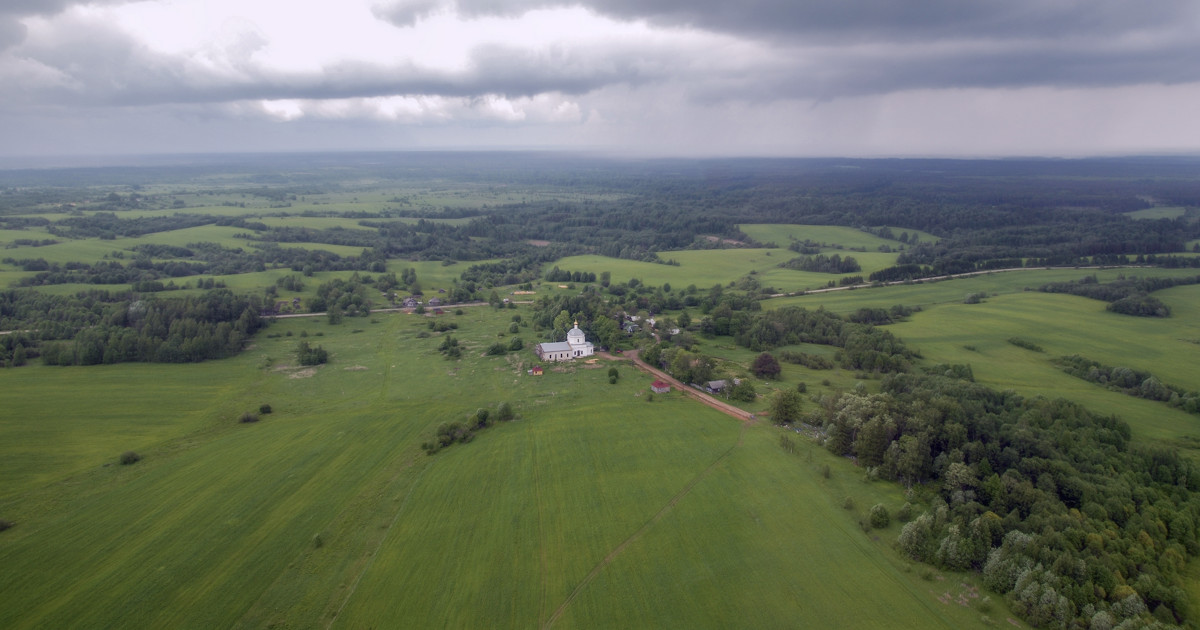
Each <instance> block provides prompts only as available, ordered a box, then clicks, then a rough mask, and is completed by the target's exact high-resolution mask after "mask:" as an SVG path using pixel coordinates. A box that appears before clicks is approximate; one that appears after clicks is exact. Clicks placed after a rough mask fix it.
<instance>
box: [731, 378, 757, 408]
mask: <svg viewBox="0 0 1200 630" xmlns="http://www.w3.org/2000/svg"><path fill="white" fill-rule="evenodd" d="M729 397H730V398H731V399H733V400H736V401H738V402H747V403H748V402H754V400H755V399H757V398H758V392H756V391H754V383H751V382H750V379H748V378H747V379H743V380H742V382H740V383H738V384H737V385H734V386H733V387H731V388H730V389H729Z"/></svg>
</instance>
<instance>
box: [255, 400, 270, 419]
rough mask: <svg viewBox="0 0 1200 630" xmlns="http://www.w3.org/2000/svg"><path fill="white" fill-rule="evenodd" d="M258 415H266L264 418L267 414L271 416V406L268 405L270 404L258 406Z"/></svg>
mask: <svg viewBox="0 0 1200 630" xmlns="http://www.w3.org/2000/svg"><path fill="white" fill-rule="evenodd" d="M258 413H260V414H262V415H264V416H265V415H267V414H269V413H271V405H268V404H265V403H264V404H261V405H259V406H258Z"/></svg>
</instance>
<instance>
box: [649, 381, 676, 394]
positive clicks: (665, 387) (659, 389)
mask: <svg viewBox="0 0 1200 630" xmlns="http://www.w3.org/2000/svg"><path fill="white" fill-rule="evenodd" d="M650 391H652V392H654V393H655V394H665V393H667V392H669V391H671V384H670V383H666V382H663V381H659V380H656V381H654V382H653V383H650Z"/></svg>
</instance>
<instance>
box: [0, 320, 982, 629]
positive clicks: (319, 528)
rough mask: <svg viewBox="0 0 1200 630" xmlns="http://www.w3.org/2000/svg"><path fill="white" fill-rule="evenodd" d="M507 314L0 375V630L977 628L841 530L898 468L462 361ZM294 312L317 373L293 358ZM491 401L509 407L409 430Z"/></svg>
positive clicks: (599, 372)
mask: <svg viewBox="0 0 1200 630" xmlns="http://www.w3.org/2000/svg"><path fill="white" fill-rule="evenodd" d="M511 313H512V311H507V310H505V311H494V310H492V309H487V308H473V309H466V312H465V313H464V315H462V316H457V318H456V319H457V321H459V323H460V326H461V327H460V329H459V330H458V331H456V333H455V335H456V336H457V337H459V338H460V339H461V340H462V342H463V344H464V347H465V349H466V351H465V353H464V358H463V359H462V360H460V361H456V362H450V361H446V360H444V359H442V358H441V356H440V355H439V354H438V353H437V352H436V350H435V348H436V346H437V344H438V343H439V335H434V336H432V337H429V338H424V339H422V338H418V337H417V336H416V335H417V333H418V332H420V331H422V330H424V329H425V326H424V324H425V321H426V318H422V317H419V316H415V315H403V314H396V315H379V316H376V321H377V323H371V322H370V321H369V320H365V319H361V318H348V319H347V320H346V322H345V323H343V324H342V325H339V326H330V325H328V324H327V323H326V322H325V321H324V319H323V318H298V319H291V320H281V321H280V322H278V323H277V324H275V325H273V326H272V327H271V328H269V329H268V331H267V333H266V334H262V333H260V335H259V337H258V338H257V339H256V341H255V345H254V346H253V347H252V348H251V349H250V350H248V351H246V352H244V353H243V354H241V355H239V356H238V357H236V358H233V359H228V360H223V361H214V362H209V363H204V364H199V365H155V366H144V365H117V366H106V367H99V368H66V369H64V368H50V367H43V366H30V367H27V368H21V369H17V370H5V371H3V372H0V385H2V386H3V387H4V389H5V391H6V392H8V393H6V405H5V407H4V411H3V412H0V413H2V414H3V422H0V432H2V433H3V434H2V435H0V445H3V446H0V450H2V451H3V455H4V457H3V458H0V461H3V466H4V467H3V469H0V474H3V477H4V479H5V480H6V483H5V487H4V493H3V494H2V495H0V515H2V516H3V517H4V518H7V519H9V520H12V521H15V522H17V523H18V525H17V526H16V527H14V528H13V529H11V530H9V531H7V532H5V533H4V534H3V546H2V547H0V562H2V563H3V565H4V566H5V571H4V572H3V573H2V574H0V625H3V626H4V627H9V628H25V627H81V626H87V627H97V626H101V627H111V626H121V627H130V626H138V627H166V626H169V627H185V628H186V627H196V628H201V627H230V626H233V627H263V626H276V627H330V626H332V627H345V628H360V627H367V626H377V627H396V626H398V625H403V626H406V627H430V626H438V627H447V626H449V627H463V626H480V625H485V626H489V627H535V626H541V627H548V626H553V627H564V628H566V627H597V626H629V625H638V624H639V623H649V624H650V625H655V626H661V625H683V626H688V627H729V626H731V625H738V626H740V625H744V624H745V623H747V622H748V621H751V622H753V623H754V625H758V626H766V627H795V626H796V625H800V626H807V625H822V626H828V625H830V624H831V623H833V624H834V626H835V627H836V625H837V623H835V621H834V620H844V621H841V622H840V623H844V624H846V627H861V625H862V624H863V623H868V625H876V624H884V623H886V624H887V625H889V626H891V627H912V628H928V627H946V628H959V627H975V626H978V625H979V618H980V613H979V612H978V611H977V610H975V609H973V608H972V607H970V606H960V605H958V604H954V603H950V604H946V603H943V601H942V600H939V599H938V598H939V597H940V596H942V595H943V593H945V592H952V593H970V592H973V591H971V590H970V588H971V587H972V583H971V582H970V581H969V580H965V578H963V577H962V576H956V575H948V576H944V579H943V578H938V579H935V580H934V581H932V582H930V581H926V580H924V579H922V577H920V576H919V575H918V573H919V572H918V571H916V570H913V569H912V568H911V567H910V566H909V565H908V564H907V563H906V562H905V561H903V560H901V559H900V558H899V557H898V556H897V555H896V554H895V552H894V551H892V549H891V548H890V546H889V545H890V543H889V542H888V541H889V540H891V539H892V538H893V537H894V536H895V534H896V532H897V531H898V526H897V525H893V526H892V527H891V528H889V529H888V530H883V531H878V530H877V531H874V532H872V533H871V534H870V535H868V534H866V533H864V532H863V531H862V530H861V529H860V528H859V526H858V518H860V517H861V516H862V514H864V513H865V510H866V509H867V508H868V507H870V505H873V504H874V503H876V502H883V503H885V504H886V505H888V506H889V507H891V508H892V509H893V510H895V509H898V508H899V506H900V505H901V504H902V503H903V502H904V497H903V495H902V493H901V489H900V488H899V487H897V486H894V485H891V484H886V483H874V484H868V483H864V482H863V481H862V480H861V473H860V472H857V471H856V470H855V468H854V467H853V465H852V464H850V463H849V462H848V461H846V460H841V459H838V458H833V457H831V456H829V455H828V454H826V453H825V452H824V451H823V450H820V449H819V448H816V447H815V446H812V447H810V446H809V445H808V444H807V442H806V441H805V440H803V439H802V438H798V437H797V438H795V439H796V441H797V442H799V445H800V451H799V452H798V453H797V454H789V453H787V452H785V451H784V450H782V449H780V448H779V443H778V440H779V436H780V435H781V430H779V429H776V428H773V427H769V426H766V425H762V424H757V425H749V426H743V425H742V423H741V422H739V421H737V420H735V419H732V418H730V417H728V416H724V415H721V414H719V413H717V412H715V411H712V410H710V409H708V408H706V407H703V406H701V405H699V404H697V403H695V402H693V401H691V400H689V399H685V398H683V397H682V396H681V395H680V394H671V395H668V396H658V397H656V398H655V400H654V401H653V402H647V399H646V396H645V395H644V394H645V392H646V387H647V385H648V383H649V381H650V379H649V378H648V377H646V376H643V375H641V374H639V373H637V372H635V371H634V370H632V369H631V368H629V367H621V368H619V369H620V370H621V373H622V378H621V379H620V381H619V382H618V384H617V385H610V384H608V382H607V378H606V371H605V370H604V369H594V368H603V367H605V366H606V364H605V363H603V362H598V363H596V364H593V365H586V364H584V365H575V366H572V367H568V368H565V369H553V370H548V371H547V373H546V375H545V376H542V377H531V376H528V375H527V374H526V373H525V371H524V370H525V368H527V367H528V366H529V365H531V364H532V363H533V361H534V360H535V358H534V357H533V355H532V354H531V353H530V352H529V351H525V352H522V353H514V354H511V355H509V356H508V357H483V356H481V354H482V350H483V347H484V346H485V345H486V344H487V343H490V341H491V340H493V339H495V338H496V336H497V334H498V333H499V331H501V330H504V328H505V327H506V325H507V322H508V321H509V315H510V314H511ZM446 317H455V316H446ZM302 331H303V332H305V333H307V334H308V335H309V336H308V337H307V340H308V341H310V342H311V343H314V344H318V343H319V344H321V345H323V346H324V347H325V348H327V349H329V350H330V351H331V353H332V355H333V360H332V362H331V363H330V364H327V365H324V366H321V367H319V368H313V369H303V370H302V369H299V368H296V367H291V366H290V365H289V364H290V363H291V362H292V356H293V355H292V354H291V350H292V349H293V348H294V347H295V344H296V343H297V341H298V340H299V335H300V334H301V332H302ZM356 331H361V332H356ZM288 332H291V333H292V336H286V333H288ZM317 332H321V333H323V336H321V337H316V336H314V335H315V333H317ZM268 335H270V336H268ZM522 336H528V333H522ZM64 389H70V390H71V391H73V392H76V393H77V394H78V395H73V396H60V395H56V393H57V392H61V391H63V390H64ZM160 400H161V401H164V403H158V402H153V401H160ZM505 400H506V401H509V402H511V403H512V404H513V405H514V407H515V408H516V410H517V412H518V415H519V418H518V420H516V421H514V422H511V423H506V424H502V425H499V426H495V427H492V428H490V429H487V430H485V431H483V432H482V433H480V434H479V435H478V436H477V438H476V439H475V440H474V441H472V442H470V443H468V444H465V445H455V446H453V447H451V448H449V449H448V450H446V451H444V452H442V453H440V454H438V455H437V456H434V457H427V456H426V455H424V454H423V453H422V452H421V450H420V449H419V448H418V446H419V444H420V443H421V442H423V441H425V440H428V439H430V437H431V436H432V434H433V431H434V429H435V428H436V426H437V425H438V424H440V423H442V422H445V421H447V420H454V419H460V418H465V417H466V416H467V414H470V413H472V412H473V411H474V410H475V409H476V408H478V407H491V408H493V409H494V408H495V405H496V404H497V403H499V402H500V401H505ZM48 401H50V402H48ZM262 403H269V404H271V405H272V407H273V408H274V413H272V414H270V415H265V416H262V419H261V420H260V421H259V422H258V423H254V424H240V423H238V422H237V420H236V419H237V417H238V415H239V414H240V413H242V412H243V411H250V410H255V409H257V407H258V405H260V404H262ZM125 450H135V451H137V452H139V453H140V454H142V455H143V457H144V459H143V460H142V461H140V462H138V463H137V464H134V465H132V466H121V465H118V464H117V463H116V460H117V456H118V455H119V454H120V453H121V452H123V451H125ZM824 464H828V465H830V466H831V467H832V470H833V473H832V476H831V477H830V478H829V479H825V478H824V477H823V476H822V475H820V474H819V472H818V468H819V467H820V466H821V465H824ZM846 496H852V497H853V498H854V500H855V503H856V506H857V507H856V509H854V510H845V509H843V508H842V503H843V500H844V498H845V497H846ZM857 592H870V593H871V597H870V598H868V599H866V600H864V602H862V603H861V604H860V605H856V606H855V607H854V612H853V613H852V614H848V613H847V611H846V603H845V602H846V601H847V599H846V598H848V597H853V595H852V594H853V593H857ZM992 614H993V615H994V616H997V617H1000V618H1003V614H1002V610H998V611H994V612H993V613H992Z"/></svg>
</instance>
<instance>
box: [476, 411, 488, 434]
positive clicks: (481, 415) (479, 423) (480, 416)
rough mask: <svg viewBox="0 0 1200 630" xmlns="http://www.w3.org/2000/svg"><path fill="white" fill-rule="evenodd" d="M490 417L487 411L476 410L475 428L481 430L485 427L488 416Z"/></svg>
mask: <svg viewBox="0 0 1200 630" xmlns="http://www.w3.org/2000/svg"><path fill="white" fill-rule="evenodd" d="M490 415H491V414H490V413H489V412H488V410H487V409H483V408H482V407H481V408H479V409H477V410H476V411H475V428H477V429H482V428H485V427H487V425H488V416H490Z"/></svg>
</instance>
